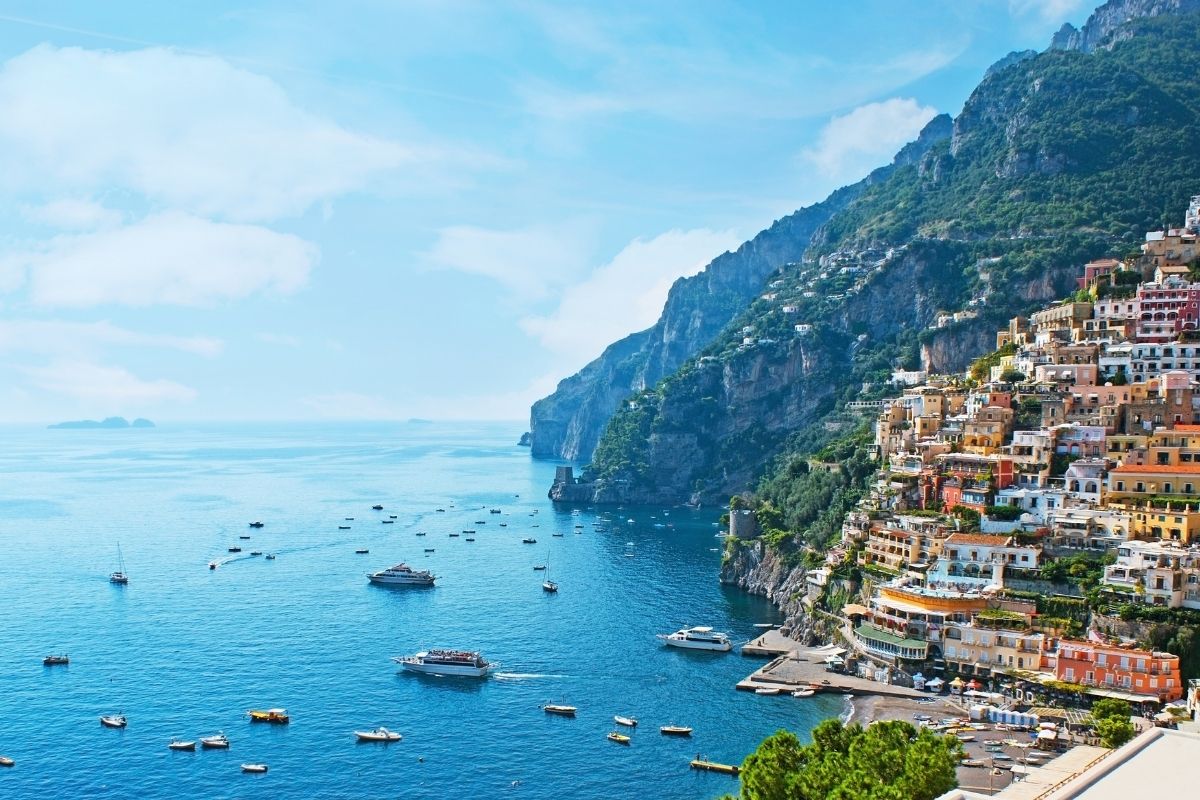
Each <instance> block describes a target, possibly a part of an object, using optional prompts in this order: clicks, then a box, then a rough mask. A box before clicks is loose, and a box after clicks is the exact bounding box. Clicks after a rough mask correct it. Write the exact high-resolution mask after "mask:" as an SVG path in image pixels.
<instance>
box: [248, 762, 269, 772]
mask: <svg viewBox="0 0 1200 800" xmlns="http://www.w3.org/2000/svg"><path fill="white" fill-rule="evenodd" d="M266 771H267V765H266V764H242V772H266Z"/></svg>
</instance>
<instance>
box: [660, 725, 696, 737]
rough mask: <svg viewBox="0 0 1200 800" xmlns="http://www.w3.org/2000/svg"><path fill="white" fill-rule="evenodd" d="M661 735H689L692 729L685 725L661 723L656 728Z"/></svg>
mask: <svg viewBox="0 0 1200 800" xmlns="http://www.w3.org/2000/svg"><path fill="white" fill-rule="evenodd" d="M658 732H659V733H661V734H662V735H663V736H691V735H692V729H691V728H689V727H687V726H686V725H663V726H662V727H661V728H659V729H658Z"/></svg>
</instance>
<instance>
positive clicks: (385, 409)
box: [300, 392, 401, 420]
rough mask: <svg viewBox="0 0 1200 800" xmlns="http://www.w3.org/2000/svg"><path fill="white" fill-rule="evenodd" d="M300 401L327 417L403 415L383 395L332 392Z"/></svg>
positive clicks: (366, 417) (354, 417)
mask: <svg viewBox="0 0 1200 800" xmlns="http://www.w3.org/2000/svg"><path fill="white" fill-rule="evenodd" d="M300 403H301V404H302V405H304V406H307V407H308V408H311V409H312V410H313V411H315V412H316V413H317V415H318V416H320V417H325V418H326V419H367V420H376V419H396V418H397V417H399V416H401V415H400V414H399V413H397V411H396V409H395V408H394V407H393V406H392V405H391V404H390V403H389V402H388V401H387V400H384V399H383V398H382V397H377V396H375V395H366V394H359V393H357V392H331V393H330V394H320V395H313V396H311V397H305V398H303V399H302V400H301V401H300Z"/></svg>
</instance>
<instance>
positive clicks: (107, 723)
mask: <svg viewBox="0 0 1200 800" xmlns="http://www.w3.org/2000/svg"><path fill="white" fill-rule="evenodd" d="M100 724H101V725H103V726H104V727H106V728H124V727H125V726H126V725H128V724H129V723H128V722H127V721H126V720H125V715H124V714H109V715H107V716H104V717H101V718H100Z"/></svg>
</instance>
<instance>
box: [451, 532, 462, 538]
mask: <svg viewBox="0 0 1200 800" xmlns="http://www.w3.org/2000/svg"><path fill="white" fill-rule="evenodd" d="M461 535H462V534H459V533H452V534H450V538H452V539H453V538H457V537H458V536H461Z"/></svg>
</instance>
